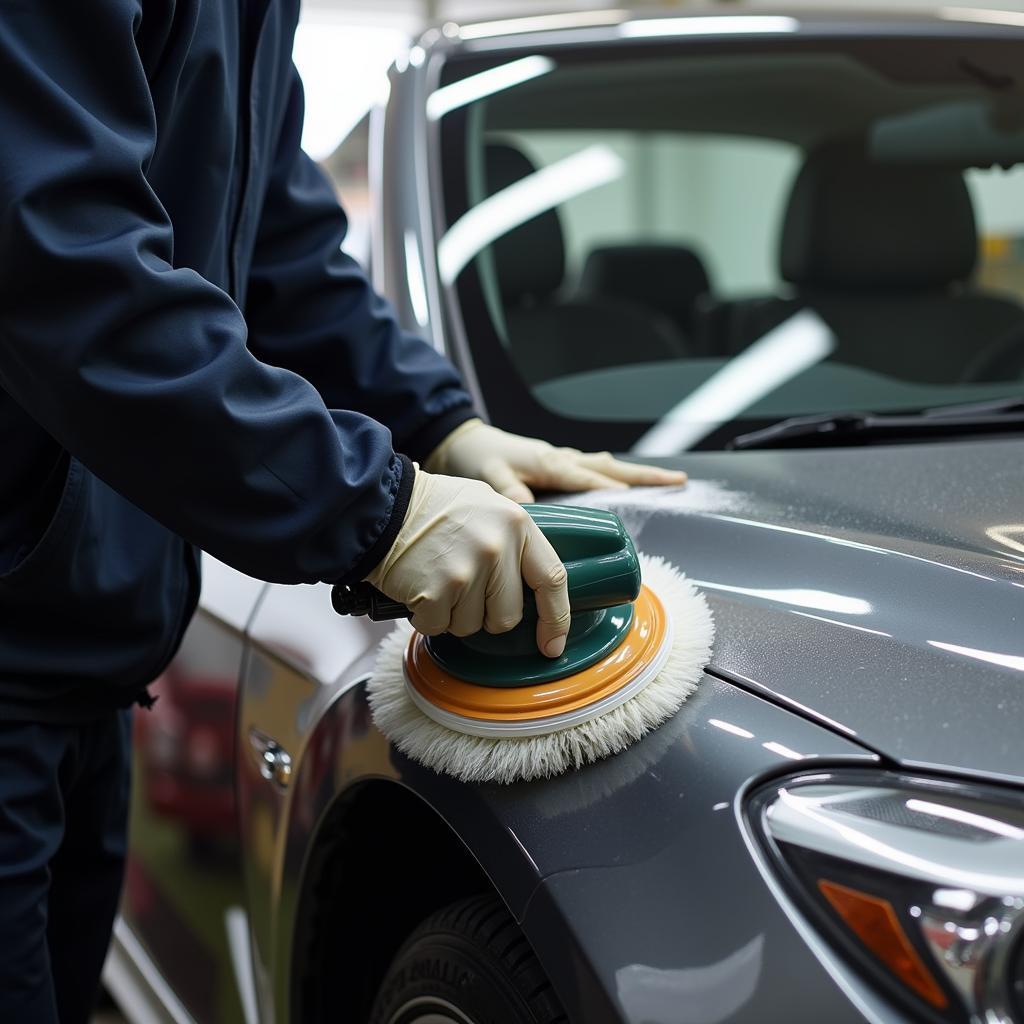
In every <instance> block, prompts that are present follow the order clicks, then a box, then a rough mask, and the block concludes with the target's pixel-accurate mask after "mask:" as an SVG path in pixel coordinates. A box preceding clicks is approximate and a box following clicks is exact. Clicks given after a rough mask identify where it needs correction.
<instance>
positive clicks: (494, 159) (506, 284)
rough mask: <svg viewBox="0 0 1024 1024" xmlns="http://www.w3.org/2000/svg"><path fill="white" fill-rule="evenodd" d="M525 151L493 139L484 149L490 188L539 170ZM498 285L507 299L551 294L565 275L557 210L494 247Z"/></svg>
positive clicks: (496, 188)
mask: <svg viewBox="0 0 1024 1024" xmlns="http://www.w3.org/2000/svg"><path fill="white" fill-rule="evenodd" d="M536 169H537V168H536V167H534V166H533V164H532V163H531V162H530V159H529V157H527V156H526V154H525V153H523V152H521V151H520V150H518V149H516V148H515V146H509V145H506V144H505V143H491V144H489V145H488V146H487V147H486V148H485V149H484V173H485V175H486V181H487V192H488V194H489V195H494V193H495V192H500V191H501V190H502V189H503V188H508V186H509V185H512V184H514V183H515V182H517V181H521V180H522V179H523V178H525V177H527V176H528V175H530V174H533V173H534V171H536ZM491 248H492V251H493V253H494V262H495V269H496V270H497V273H498V287H499V289H500V290H501V297H502V298H503V299H504V300H505V302H506V303H511V304H516V303H518V302H520V301H521V300H522V299H524V298H532V299H539V298H544V297H546V296H548V295H550V294H551V293H552V292H554V291H556V290H557V289H558V288H559V287H560V286H561V284H562V279H563V278H564V277H565V241H564V239H563V235H562V224H561V221H560V220H559V219H558V212H557V211H556V210H547V211H545V212H544V213H541V214H538V215H537V216H536V217H534V218H533V219H532V220H528V221H527V222H526V223H525V224H521V225H520V226H519V227H517V228H513V229H512V230H511V231H509V232H508V233H507V234H505V235H502V237H501V238H499V239H498V240H497V241H496V242H495V243H494V244H493V246H492V247H491Z"/></svg>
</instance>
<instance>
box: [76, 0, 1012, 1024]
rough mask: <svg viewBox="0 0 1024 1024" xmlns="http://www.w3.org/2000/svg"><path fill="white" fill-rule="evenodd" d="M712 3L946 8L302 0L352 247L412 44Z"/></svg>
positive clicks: (307, 144)
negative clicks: (550, 20) (448, 34)
mask: <svg viewBox="0 0 1024 1024" xmlns="http://www.w3.org/2000/svg"><path fill="white" fill-rule="evenodd" d="M709 6H721V7H729V8H733V9H735V8H738V7H743V8H751V9H756V8H776V9H777V8H787V9H799V8H800V7H817V8H821V7H827V6H834V7H837V8H843V7H846V8H855V9H857V10H864V9H866V8H869V7H875V8H881V9H889V10H891V9H893V8H894V7H902V8H912V7H924V8H935V7H936V6H943V5H941V4H937V3H936V2H935V0H781V2H780V0H718V2H717V4H716V3H715V2H714V0H662V2H661V3H657V2H644V3H642V2H639V0H615V2H599V0H304V4H303V16H302V20H301V22H300V25H299V29H298V33H297V37H296V43H295V62H296V65H297V66H298V69H299V71H300V73H301V75H302V78H303V81H304V83H305V87H306V124H305V130H304V134H303V146H304V148H305V149H306V151H307V152H308V153H310V155H312V156H313V157H314V158H315V159H316V160H318V161H319V162H321V164H322V165H323V166H324V168H325V169H326V170H327V172H328V173H329V175H330V176H331V178H332V180H333V182H334V183H335V186H336V188H337V189H338V192H339V195H340V196H341V198H342V201H343V204H344V206H345V208H346V210H347V211H348V214H349V219H350V231H349V238H348V242H347V246H346V247H347V248H348V249H349V250H350V251H351V252H352V253H353V254H354V255H357V256H359V257H365V256H366V255H367V254H368V252H369V216H368V211H369V193H368V175H367V162H366V156H367V147H368V120H369V119H368V112H369V110H370V109H371V108H372V107H373V106H375V105H376V104H378V103H380V102H382V101H383V100H384V99H385V98H386V95H387V89H388V82H387V69H388V67H389V66H390V65H391V64H392V63H393V62H394V61H396V60H406V59H409V54H410V47H412V46H413V45H414V43H415V40H416V39H417V37H418V36H419V35H420V34H421V33H423V32H425V31H427V30H429V29H430V28H431V27H441V26H443V25H444V24H445V23H446V22H462V23H465V22H469V21H473V22H478V21H493V20H501V19H504V18H506V17H529V16H537V17H540V16H543V15H545V14H550V13H552V12H556V11H557V12H567V11H588V10H598V9H622V8H643V9H652V8H654V9H660V8H664V9H666V10H667V11H682V10H686V9H688V8H694V7H702V8H708V7H709ZM945 6H947V7H950V8H967V7H970V8H972V9H980V10H992V11H993V19H994V20H1006V18H1007V17H1012V18H1016V17H1019V18H1020V21H1021V23H1022V24H1024V0H1003V2H993V0H952V2H951V3H949V4H947V5H945ZM412 53H413V59H415V51H412ZM995 202H996V203H997V204H998V200H995ZM998 205H1000V206H1001V207H1002V205H1003V204H998ZM987 212H988V213H989V214H990V216H988V217H987V218H986V219H987V222H988V224H989V225H990V227H994V228H995V231H994V232H993V233H990V234H988V235H987V236H986V237H984V238H983V239H982V245H983V246H984V247H985V250H986V253H985V254H986V257H987V259H986V267H987V268H988V271H987V272H988V273H989V274H990V275H992V276H993V279H992V280H989V281H986V282H985V284H987V285H988V286H990V287H991V286H994V287H998V286H999V285H1003V286H1009V287H1010V288H1011V289H1012V290H1014V291H1017V292H1018V293H1020V292H1024V210H1019V209H1017V208H1016V207H1015V206H1014V207H1010V206H1009V205H1006V206H1005V208H1001V209H999V210H998V211H997V210H995V209H993V210H990V211H987ZM753 269H754V270H756V268H753ZM93 1024H124V1022H123V1018H122V1017H121V1016H120V1015H119V1014H118V1013H117V1011H116V1010H115V1009H114V1008H112V1007H110V1006H107V1007H105V1008H103V1009H101V1010H99V1011H98V1012H97V1014H96V1016H95V1017H94V1020H93Z"/></svg>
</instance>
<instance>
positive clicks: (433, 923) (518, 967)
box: [370, 896, 567, 1024]
mask: <svg viewBox="0 0 1024 1024" xmlns="http://www.w3.org/2000/svg"><path fill="white" fill-rule="evenodd" d="M370 1022H371V1024H567V1018H566V1016H565V1013H564V1012H563V1010H562V1008H561V1006H560V1004H559V1002H558V999H557V997H556V996H555V993H554V991H553V990H552V988H551V984H550V982H549V981H548V979H547V975H545V973H544V971H543V969H542V968H541V966H540V963H539V962H538V960H537V958H536V957H535V956H534V955H533V950H532V949H531V948H530V944H529V943H528V942H527V941H526V937H525V936H524V935H523V933H522V932H521V931H520V930H519V926H518V925H517V924H516V923H515V921H514V920H513V919H512V915H511V914H509V912H508V910H507V909H506V908H505V905H504V903H502V902H501V900H499V899H498V898H497V897H495V896H473V897H471V898H470V899H465V900H460V901H459V902H458V903H453V904H452V905H451V906H449V907H446V908H445V909H444V910H441V911H439V912H438V913H436V914H434V915H432V916H431V917H428V918H427V920H426V921H424V922H423V923H422V924H421V925H420V926H419V927H418V928H417V929H416V930H415V931H414V932H413V933H412V934H411V935H410V936H409V938H408V939H407V940H406V941H405V944H404V945H403V946H402V948H401V949H400V950H399V951H398V953H397V954H396V955H395V959H394V960H393V961H392V963H391V966H390V967H389V968H388V972H387V974H386V975H385V977H384V981H383V982H382V983H381V986H380V990H379V991H378V993H377V999H376V1002H375V1003H374V1006H373V1013H372V1014H371V1016H370Z"/></svg>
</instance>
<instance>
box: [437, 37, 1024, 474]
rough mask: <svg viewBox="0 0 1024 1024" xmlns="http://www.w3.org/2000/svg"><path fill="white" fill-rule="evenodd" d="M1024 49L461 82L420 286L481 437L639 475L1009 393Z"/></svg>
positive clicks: (622, 60) (463, 77) (1021, 372)
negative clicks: (828, 421) (737, 444)
mask: <svg viewBox="0 0 1024 1024" xmlns="http://www.w3.org/2000/svg"><path fill="white" fill-rule="evenodd" d="M1021 67H1024V45H1022V44H1020V43H1016V42H1013V41H1012V40H1005V41H997V40H970V41H964V40H955V39H945V40H939V39H935V38H932V39H921V40H915V39H913V38H906V37H903V38H900V39H898V40H897V39H892V40H884V39H883V40H878V39H875V40H870V41H866V40H852V41H835V42H829V43H827V44H824V43H822V42H821V41H817V42H807V41H802V40H799V41H798V40H797V39H796V38H793V39H788V40H786V41H785V42H784V43H783V42H781V41H775V42H773V41H771V40H758V41H756V42H754V43H751V42H747V43H746V44H742V45H737V44H736V42H735V41H733V42H730V43H728V44H727V43H726V42H724V41H722V40H718V41H716V42H715V43H713V44H712V43H704V44H702V45H697V44H695V43H694V42H693V41H692V40H690V41H689V42H688V43H686V44H683V43H680V44H678V46H677V47H676V49H675V50H673V49H672V48H671V47H668V46H666V45H665V44H664V43H663V42H661V43H659V45H658V46H657V47H656V48H648V49H642V50H641V49H638V47H637V44H636V43H627V42H625V41H624V42H623V43H622V44H621V45H619V46H616V47H613V48H609V47H607V46H605V47H604V48H602V49H600V50H594V51H591V52H587V51H583V50H579V49H571V50H565V51H558V50H552V51H551V52H550V53H544V52H537V53H527V54H525V55H512V56H506V57H504V58H496V57H493V56H490V57H487V58H480V57H472V58H465V57H464V58H460V59H459V60H458V61H452V62H450V63H449V64H448V65H447V69H446V73H445V78H444V84H443V86H442V88H440V89H439V90H437V91H436V92H435V93H434V94H433V95H432V96H431V97H430V98H429V101H428V106H427V113H428V117H431V118H432V119H435V120H440V121H441V125H442V134H441V141H442V145H441V153H442V168H443V180H444V189H445V218H446V221H447V224H446V225H445V230H444V232H443V237H442V239H441V242H440V245H439V248H438V263H439V271H440V275H441V279H442V284H443V285H445V286H448V287H449V288H450V289H451V294H453V296H454V297H455V299H456V302H457V306H456V310H457V319H458V321H459V329H460V330H461V331H462V334H463V337H464V343H465V344H466V345H468V347H469V350H470V352H471V354H472V361H473V364H474V367H475V371H476V373H477V376H478V379H479V382H480V385H481V388H482V391H483V394H484V399H485V401H486V402H487V405H488V409H489V411H490V413H491V415H492V417H493V418H494V419H495V420H496V421H497V422H499V423H501V424H502V425H505V426H509V427H512V428H514V429H516V430H520V431H524V432H533V433H538V432H540V431H541V430H542V429H543V431H544V433H545V434H546V436H551V437H553V438H555V439H558V440H560V441H562V442H568V443H575V444H580V445H593V444H595V443H597V444H601V445H603V446H606V447H613V448H617V449H619V450H623V449H626V448H630V447H632V448H633V449H634V450H635V451H638V452H642V453H645V454H649V455H659V454H672V453H674V452H678V451H682V450H685V449H687V448H695V447H721V446H722V445H723V444H725V443H727V442H728V440H729V439H730V438H731V437H733V436H736V435H738V434H742V433H745V432H748V431H750V430H753V429H757V428H758V427H761V426H764V425H766V424H768V423H773V422H776V421H777V420H779V419H782V418H785V417H790V416H806V415H812V414H830V413H836V414H840V413H843V412H850V411H855V410H866V409H870V410H873V411H876V412H887V411H888V412H913V411H916V410H918V409H922V408H929V407H935V406H939V405H942V404H944V403H953V402H967V401H974V400H983V399H990V398H997V397H1002V396H1005V395H1010V394H1015V393H1019V392H1020V391H1021V390H1022V381H1024V306H1022V304H1021V303H1022V300H1024V165H1022V164H1021V161H1024V83H1022V81H1021V76H1020V70H1019V69H1020V68H1021Z"/></svg>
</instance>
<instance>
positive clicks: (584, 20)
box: [459, 10, 630, 39]
mask: <svg viewBox="0 0 1024 1024" xmlns="http://www.w3.org/2000/svg"><path fill="white" fill-rule="evenodd" d="M629 16H630V15H629V11H623V10H608V11H578V12H576V13H573V14H540V15H536V16H535V17H532V18H505V19H503V20H501V21H481V22H478V23H477V24H475V25H461V26H459V37H460V38H461V39H484V38H487V37H488V36H509V35H516V34H519V33H522V32H555V31H558V30H559V29H574V28H594V27H595V26H596V27H600V26H602V25H618V24H619V23H620V22H623V21H625V20H626V19H627V18H629Z"/></svg>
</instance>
